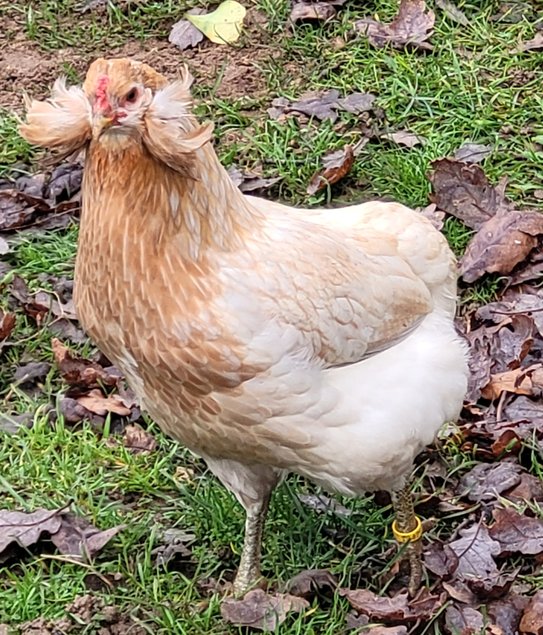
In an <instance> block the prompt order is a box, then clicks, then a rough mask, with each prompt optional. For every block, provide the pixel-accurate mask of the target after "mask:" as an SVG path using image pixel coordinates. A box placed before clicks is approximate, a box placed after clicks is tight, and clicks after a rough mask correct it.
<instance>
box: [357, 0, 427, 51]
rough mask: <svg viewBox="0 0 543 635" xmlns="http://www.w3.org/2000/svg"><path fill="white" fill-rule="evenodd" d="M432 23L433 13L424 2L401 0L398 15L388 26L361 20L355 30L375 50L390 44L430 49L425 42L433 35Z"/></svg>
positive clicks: (371, 20)
mask: <svg viewBox="0 0 543 635" xmlns="http://www.w3.org/2000/svg"><path fill="white" fill-rule="evenodd" d="M434 22H435V15H434V12H433V11H430V10H427V9H426V3H425V2H424V0H401V2H400V7H399V10H398V14H397V15H396V17H395V18H394V20H393V21H392V22H391V23H390V24H383V23H382V22H378V21H377V20H374V19H373V18H363V19H362V20H358V21H357V22H355V28H356V29H357V30H358V31H360V32H361V33H362V34H363V35H365V36H366V37H367V38H368V40H369V42H370V44H372V45H373V46H375V47H377V48H382V47H384V46H386V45H387V44H392V46H394V47H396V48H403V47H404V46H406V45H412V46H417V47H419V48H424V49H431V48H432V46H431V45H430V44H428V42H427V41H426V40H428V38H429V37H430V36H431V35H432V33H433V30H434Z"/></svg>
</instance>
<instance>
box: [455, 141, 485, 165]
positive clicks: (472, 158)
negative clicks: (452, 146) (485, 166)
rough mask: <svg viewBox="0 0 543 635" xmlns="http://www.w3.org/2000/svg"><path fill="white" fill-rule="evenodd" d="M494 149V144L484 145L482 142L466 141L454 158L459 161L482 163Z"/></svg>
mask: <svg viewBox="0 0 543 635" xmlns="http://www.w3.org/2000/svg"><path fill="white" fill-rule="evenodd" d="M492 150H494V146H492V145H483V144H481V143H464V145H463V146H461V147H460V148H458V150H457V151H456V152H455V153H454V158H455V159H456V160H457V161H464V162H465V163H480V162H481V161H482V160H483V159H486V157H488V156H490V155H491V154H492Z"/></svg>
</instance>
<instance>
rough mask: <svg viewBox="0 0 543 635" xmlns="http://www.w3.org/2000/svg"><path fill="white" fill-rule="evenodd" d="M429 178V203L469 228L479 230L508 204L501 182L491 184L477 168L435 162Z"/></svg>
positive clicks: (454, 162)
mask: <svg viewBox="0 0 543 635" xmlns="http://www.w3.org/2000/svg"><path fill="white" fill-rule="evenodd" d="M429 179H430V182H431V184H432V187H433V193H432V194H431V196H430V200H431V201H432V202H433V203H435V204H436V205H437V206H438V208H439V209H441V210H443V211H444V212H447V214H450V215H451V216H454V217H455V218H459V219H460V220H461V221H462V222H464V223H465V224H466V225H467V226H468V227H471V229H479V228H480V227H482V225H483V224H484V223H485V222H486V221H488V220H489V219H490V218H492V217H493V216H494V214H496V212H497V211H498V210H500V209H502V208H504V207H506V206H507V205H508V202H507V200H506V198H505V194H504V191H505V182H502V183H500V184H499V185H498V186H494V185H491V184H490V182H489V181H488V179H487V178H486V176H485V173H484V172H483V170H482V168H481V167H479V166H478V165H468V164H467V163H464V162H462V161H457V160H455V159H438V160H437V161H434V162H433V163H432V171H431V173H430V175H429Z"/></svg>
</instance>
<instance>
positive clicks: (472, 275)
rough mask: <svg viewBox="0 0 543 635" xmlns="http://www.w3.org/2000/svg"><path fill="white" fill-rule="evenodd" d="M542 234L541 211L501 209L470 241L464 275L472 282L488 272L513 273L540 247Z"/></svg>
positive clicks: (463, 266) (462, 267) (462, 272)
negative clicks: (539, 239)
mask: <svg viewBox="0 0 543 635" xmlns="http://www.w3.org/2000/svg"><path fill="white" fill-rule="evenodd" d="M541 234H543V214H541V213H540V212H535V211H518V210H505V209H502V210H500V211H499V212H498V213H497V214H496V215H495V216H493V217H492V218H490V219H489V220H487V221H486V222H485V223H484V225H482V226H481V227H480V228H479V231H478V232H477V234H475V236H474V237H473V238H472V240H471V242H470V243H469V245H468V247H467V249H466V252H465V254H464V256H463V257H462V260H461V263H460V272H461V275H462V277H463V278H464V280H465V281H466V282H469V283H472V282H475V280H478V279H479V278H480V277H481V276H483V275H484V274H485V273H501V274H508V273H511V271H512V270H513V269H514V268H515V267H516V266H517V265H518V264H519V263H520V262H522V261H523V260H524V259H525V258H526V257H527V256H528V254H529V253H530V252H531V251H532V249H534V247H536V245H537V244H538V236H540V235H541Z"/></svg>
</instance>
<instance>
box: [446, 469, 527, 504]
mask: <svg viewBox="0 0 543 635" xmlns="http://www.w3.org/2000/svg"><path fill="white" fill-rule="evenodd" d="M519 483H520V466H519V465H518V464H517V463H510V462H508V461H501V462H499V463H478V464H477V465H476V466H475V467H474V468H473V469H471V470H470V471H469V472H468V473H467V474H464V476H462V478H461V479H460V483H459V485H458V492H459V493H460V494H463V495H467V497H468V499H469V500H471V501H474V502H479V501H490V500H493V499H496V498H498V496H499V495H500V494H501V493H503V492H505V491H507V490H509V489H511V488H513V487H515V486H516V485H518V484H519Z"/></svg>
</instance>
